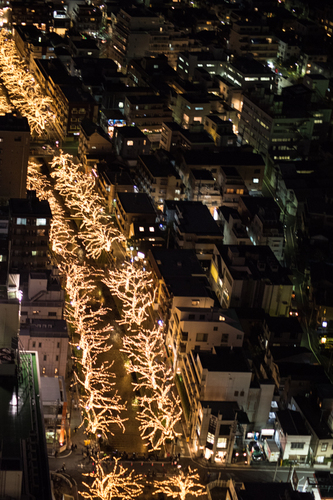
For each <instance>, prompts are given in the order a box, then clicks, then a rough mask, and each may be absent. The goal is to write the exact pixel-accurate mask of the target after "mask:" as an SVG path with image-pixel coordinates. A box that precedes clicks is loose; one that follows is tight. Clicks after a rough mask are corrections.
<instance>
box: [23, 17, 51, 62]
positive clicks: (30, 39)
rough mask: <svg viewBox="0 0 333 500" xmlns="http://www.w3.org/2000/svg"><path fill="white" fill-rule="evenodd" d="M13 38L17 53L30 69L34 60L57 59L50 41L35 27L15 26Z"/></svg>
mask: <svg viewBox="0 0 333 500" xmlns="http://www.w3.org/2000/svg"><path fill="white" fill-rule="evenodd" d="M13 37H14V42H15V45H16V48H17V51H18V52H19V54H20V56H21V57H22V59H23V60H24V61H25V63H26V64H27V66H28V68H30V69H31V68H32V61H33V59H53V58H54V57H55V53H54V47H53V46H52V44H51V42H50V40H49V39H48V38H47V36H45V34H44V33H43V32H42V30H40V29H38V28H37V27H36V26H35V25H33V26H32V25H27V26H22V25H19V26H15V28H14V30H13Z"/></svg>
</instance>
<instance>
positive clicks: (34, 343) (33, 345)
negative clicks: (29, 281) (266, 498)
mask: <svg viewBox="0 0 333 500" xmlns="http://www.w3.org/2000/svg"><path fill="white" fill-rule="evenodd" d="M32 347H36V342H33V343H32ZM332 448H333V447H332Z"/></svg>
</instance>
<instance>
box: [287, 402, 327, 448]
mask: <svg viewBox="0 0 333 500" xmlns="http://www.w3.org/2000/svg"><path fill="white" fill-rule="evenodd" d="M294 400H295V402H296V404H297V406H298V407H299V409H300V411H301V412H302V414H303V415H304V417H305V418H306V420H307V421H308V423H309V424H310V426H311V427H312V429H313V430H314V432H315V433H316V434H317V437H318V438H319V439H331V438H332V431H331V429H330V428H329V427H328V425H327V423H326V421H325V419H323V413H322V411H321V409H320V408H319V406H318V403H317V402H316V401H314V400H313V399H310V398H306V397H305V396H295V397H294Z"/></svg>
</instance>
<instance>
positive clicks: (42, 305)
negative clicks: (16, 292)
mask: <svg viewBox="0 0 333 500" xmlns="http://www.w3.org/2000/svg"><path fill="white" fill-rule="evenodd" d="M20 288H21V290H22V300H21V317H20V321H21V324H22V323H29V322H30V321H31V320H32V319H57V320H61V319H63V313H64V306H65V291H64V290H63V289H62V288H61V284H60V279H59V276H58V273H57V269H56V268H53V269H52V270H51V271H49V272H30V273H29V276H28V282H27V283H21V284H20Z"/></svg>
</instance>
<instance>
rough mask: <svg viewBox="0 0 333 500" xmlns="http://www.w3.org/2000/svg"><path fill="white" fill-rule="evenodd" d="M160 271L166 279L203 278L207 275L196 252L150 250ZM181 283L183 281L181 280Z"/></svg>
mask: <svg viewBox="0 0 333 500" xmlns="http://www.w3.org/2000/svg"><path fill="white" fill-rule="evenodd" d="M150 252H151V254H152V256H153V258H154V259H155V262H156V265H157V267H158V270H159V272H160V274H161V276H163V278H164V279H168V280H169V279H170V278H174V279H176V280H179V278H185V277H191V276H201V277H205V273H204V271H203V269H202V267H201V265H200V262H199V259H198V257H197V256H196V253H195V251H194V250H177V249H168V250H166V249H157V248H153V249H151V250H150ZM179 281H181V280H179Z"/></svg>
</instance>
